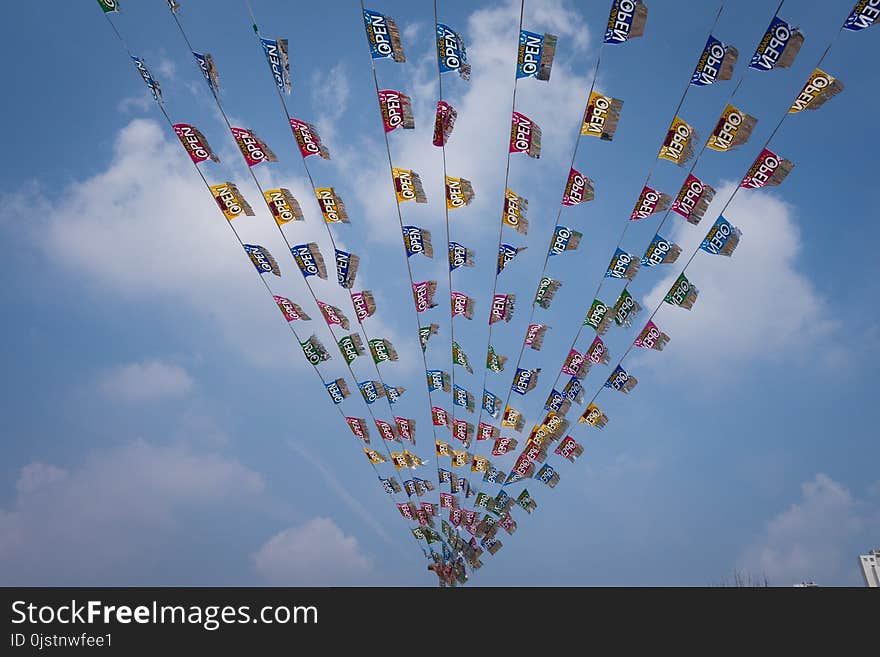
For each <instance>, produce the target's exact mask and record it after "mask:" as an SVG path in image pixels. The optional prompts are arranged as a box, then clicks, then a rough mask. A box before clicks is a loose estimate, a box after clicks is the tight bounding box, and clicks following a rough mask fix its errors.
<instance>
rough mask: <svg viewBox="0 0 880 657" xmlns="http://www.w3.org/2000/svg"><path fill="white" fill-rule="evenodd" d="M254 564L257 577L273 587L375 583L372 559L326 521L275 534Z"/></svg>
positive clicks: (254, 557) (257, 555)
mask: <svg viewBox="0 0 880 657" xmlns="http://www.w3.org/2000/svg"><path fill="white" fill-rule="evenodd" d="M253 561H254V566H255V567H256V570H257V572H258V573H259V575H260V577H262V578H263V579H264V580H265V581H266V583H267V584H271V585H273V586H358V585H366V584H370V583H374V584H375V580H374V574H373V562H372V559H370V558H369V557H367V556H365V555H364V554H362V553H361V550H360V547H359V546H358V542H357V539H356V538H354V537H353V536H346V535H345V534H344V533H343V532H342V530H341V529H340V528H339V527H338V526H337V525H336V523H334V522H333V521H332V520H330V519H329V518H312V519H311V520H309V521H308V522H306V523H305V524H303V525H299V526H298V527H290V528H288V529H285V530H283V531H281V532H279V533H277V534H275V535H274V536H272V537H271V538H270V539H269V540H268V541H266V542H265V543H264V544H263V546H262V547H260V549H259V550H258V551H257V552H256V553H255V554H254V555H253Z"/></svg>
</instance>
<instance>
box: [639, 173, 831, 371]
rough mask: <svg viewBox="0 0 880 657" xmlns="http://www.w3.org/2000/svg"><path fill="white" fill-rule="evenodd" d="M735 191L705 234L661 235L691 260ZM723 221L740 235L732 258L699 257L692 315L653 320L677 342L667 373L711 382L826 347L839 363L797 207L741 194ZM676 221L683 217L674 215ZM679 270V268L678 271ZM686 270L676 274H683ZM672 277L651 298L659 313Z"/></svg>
mask: <svg viewBox="0 0 880 657" xmlns="http://www.w3.org/2000/svg"><path fill="white" fill-rule="evenodd" d="M732 191H733V186H732V185H731V184H729V183H728V184H725V185H723V186H721V187H720V188H719V190H718V193H717V195H716V197H715V198H716V199H717V201H716V202H713V204H712V207H710V209H709V211H708V212H707V213H706V217H707V218H706V219H704V220H703V222H702V223H701V224H700V226H699V227H694V226H691V225H689V224H687V223H685V222H676V225H677V226H678V227H677V229H676V230H675V231H674V232H672V234H667V231H666V230H664V231H663V234H664V235H665V236H666V237H668V238H670V239H673V240H674V241H676V242H677V243H678V244H680V245H681V247H682V250H683V255H682V258H685V257H687V254H689V253H691V252H692V251H693V249H694V248H696V246H697V245H698V244H699V243H700V241H701V240H702V238H703V236H705V234H706V232H707V231H708V229H709V219H708V218H709V217H713V218H714V217H717V216H718V212H719V211H720V210H721V206H722V205H723V203H724V201H725V200H726V199H727V198H729V196H730V194H731V192H732ZM724 214H725V217H726V218H727V219H728V220H729V221H730V222H731V223H732V224H734V225H735V226H737V227H738V228H740V229H741V230H742V233H743V236H742V240H741V242H740V244H739V246H738V247H737V248H736V251H735V252H734V254H733V256H732V257H731V258H729V259H728V258H727V257H725V256H710V255H708V254H705V253H703V252H702V251H701V252H700V253H698V255H697V257H696V258H695V259H694V261H693V263H692V264H691V265H690V266H689V267H688V270H687V276H688V279H689V280H690V281H692V282H693V284H694V285H696V286H697V288H698V289H699V291H700V296H699V298H698V299H697V302H696V304H695V305H694V307H693V309H692V310H691V311H686V310H681V309H679V308H673V307H671V306H668V305H665V304H664V306H662V307H661V309H660V311H659V312H658V314H657V317H656V318H655V321H656V323H657V325H658V326H659V327H660V328H661V329H662V330H663V331H664V332H666V333H668V334H669V335H670V337H671V338H672V340H671V341H670V343H669V346H668V347H667V348H666V353H667V354H668V357H664V358H663V359H662V360H663V363H662V365H659V364H657V363H658V361H657V359H646V358H644V357H643V361H644V362H646V363H653V366H655V367H662V368H663V369H664V371H666V372H670V371H678V372H679V373H684V374H687V375H691V374H695V373H696V374H700V375H701V376H703V377H705V378H712V377H713V376H714V375H716V374H720V373H723V375H724V377H729V376H730V374H731V370H732V369H733V368H735V367H736V366H737V365H741V364H748V363H751V362H755V360H758V359H759V360H760V361H762V362H766V361H773V360H776V361H781V360H785V359H790V358H809V357H812V356H811V355H812V354H814V353H816V346H817V345H822V349H821V350H820V351H821V353H823V354H826V355H827V353H829V352H831V353H832V355H833V356H834V360H839V358H840V357H842V356H843V355H842V354H840V353H839V352H840V349H841V348H840V347H839V346H837V345H836V344H833V343H832V342H831V341H830V337H831V336H832V335H833V334H834V332H835V330H836V329H837V326H838V322H837V321H836V320H834V319H831V317H832V314H831V312H830V311H829V309H828V306H827V303H826V301H825V300H824V299H823V298H822V297H821V295H820V294H819V293H818V292H817V291H816V289H815V287H814V286H813V284H812V282H811V281H810V279H809V278H808V277H807V276H806V275H805V274H803V273H801V272H800V271H799V267H798V256H799V254H800V250H801V237H800V229H799V228H798V225H797V222H796V213H795V208H794V207H792V206H791V205H790V204H788V203H786V202H784V201H782V200H781V199H780V198H779V197H778V196H776V195H775V194H774V193H772V192H766V191H742V192H740V193H737V195H736V198H735V199H734V201H733V203H732V204H731V206H730V207H729V208H728V209H727V210H726V211H725V213H724ZM673 216H674V217H677V215H673ZM673 267H675V265H673ZM679 270H680V267H678V268H677V269H675V271H676V272H677V271H679ZM674 278H675V277H674V275H673V274H671V273H670V274H669V275H667V276H666V277H665V278H663V279H662V280H661V281H660V282H659V283H657V285H656V286H655V287H654V288H653V289H652V290H651V292H650V293H648V295H647V296H646V301H647V307H648V308H649V309H653V308H654V307H655V306H656V305H657V303H658V302H659V301H660V299H662V298H663V296H664V295H665V294H666V292H667V291H668V290H669V288H670V286H671V285H672V282H673V280H674Z"/></svg>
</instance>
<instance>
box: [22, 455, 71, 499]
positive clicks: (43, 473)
mask: <svg viewBox="0 0 880 657" xmlns="http://www.w3.org/2000/svg"><path fill="white" fill-rule="evenodd" d="M66 477H67V472H66V471H65V470H62V469H61V468H57V467H55V466H54V465H49V464H47V463H30V464H28V465H26V466H24V467H23V468H22V469H21V472H20V473H19V475H18V481H17V482H15V490H16V491H18V493H19V494H21V495H27V494H28V493H33V492H34V491H35V490H37V489H38V488H41V487H43V486H48V485H50V484H53V483H55V482H56V481H61V480H63V479H65V478H66Z"/></svg>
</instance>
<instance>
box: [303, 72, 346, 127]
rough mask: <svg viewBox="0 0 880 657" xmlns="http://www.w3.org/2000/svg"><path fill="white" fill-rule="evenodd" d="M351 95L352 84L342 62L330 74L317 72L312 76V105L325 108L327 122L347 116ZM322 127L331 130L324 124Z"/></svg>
mask: <svg viewBox="0 0 880 657" xmlns="http://www.w3.org/2000/svg"><path fill="white" fill-rule="evenodd" d="M350 94H351V84H350V83H349V81H348V74H347V73H346V70H345V64H343V63H342V62H338V63H337V64H336V65H335V66H334V67H333V68H331V69H330V71H329V72H327V71H316V72H315V73H314V74H313V75H312V105H314V106H315V107H322V108H324V110H325V114H324V118H325V119H326V120H329V121H330V122H335V121H338V120H339V118H340V117H341V116H342V115H343V114H345V110H346V108H347V107H348V97H349V95H350ZM320 127H321V128H325V127H328V128H329V126H326V124H324V123H322V124H321V126H320ZM323 132H324V131H323V130H322V133H323ZM325 138H326V137H325Z"/></svg>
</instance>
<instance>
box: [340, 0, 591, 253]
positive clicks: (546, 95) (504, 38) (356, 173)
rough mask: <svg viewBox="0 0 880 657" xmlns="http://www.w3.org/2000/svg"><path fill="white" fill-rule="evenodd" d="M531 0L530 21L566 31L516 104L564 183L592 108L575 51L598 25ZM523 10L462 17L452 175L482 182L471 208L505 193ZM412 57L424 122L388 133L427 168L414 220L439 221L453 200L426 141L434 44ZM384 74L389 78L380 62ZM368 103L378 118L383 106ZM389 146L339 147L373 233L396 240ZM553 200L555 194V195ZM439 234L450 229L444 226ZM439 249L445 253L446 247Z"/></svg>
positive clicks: (481, 210)
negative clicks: (467, 70) (545, 76)
mask: <svg viewBox="0 0 880 657" xmlns="http://www.w3.org/2000/svg"><path fill="white" fill-rule="evenodd" d="M528 4H529V7H528V10H527V13H526V16H525V18H524V23H523V24H524V27H525V28H526V29H531V30H540V31H545V30H546V31H547V32H552V33H555V34H557V35H558V36H559V37H560V48H559V50H557V58H556V61H555V62H554V65H553V73H552V76H551V80H550V82H537V81H535V80H522V81H521V82H520V83H519V85H518V88H517V99H516V105H517V111H519V112H522V113H523V114H526V115H527V116H529V117H530V118H531V119H532V120H534V121H535V122H536V123H538V124H539V125H540V127H541V129H542V153H541V164H542V168H543V170H545V171H548V170H550V169H552V170H555V171H557V172H558V181H559V185H560V186H561V185H562V183H563V182H564V175H565V174H567V172H568V162H569V158H570V155H571V146H572V140H573V138H574V134H575V133H574V129H575V127H576V126H577V125H578V122H579V120H580V117H581V116H582V114H583V110H584V103H585V101H586V89H587V88H588V86H589V82H588V79H587V77H586V73H587V71H581V70H580V69H581V68H582V63H583V62H582V58H581V60H578V59H576V58H575V57H574V56H573V53H579V51H581V50H583V48H585V47H587V46H588V45H589V43H590V37H589V30H588V28H587V25H586V23H585V22H584V20H583V18H582V16H581V15H580V14H579V13H578V12H576V11H574V10H573V9H571V8H569V5H568V3H565V2H563V1H562V0H545V1H544V2H540V3H528ZM533 4H534V6H532V5H533ZM518 19H519V3H518V2H514V1H512V0H511V1H508V2H504V3H502V4H500V5H496V6H493V7H491V8H481V9H479V10H477V11H475V12H473V13H472V14H470V15H469V18H468V21H467V24H466V25H465V26H454V27H456V28H457V29H459V30H461V32H462V35H463V37H464V39H465V40H466V43H467V54H468V60H469V62H470V63H471V67H472V74H471V79H470V81H469V82H467V83H463V82H460V81H459V79H458V76H457V75H456V74H455V73H447V74H445V75H444V76H443V96H444V99H445V100H447V101H448V102H450V103H451V104H452V105H453V106H454V107H455V109H456V111H457V113H458V118H457V120H456V123H455V128H454V130H453V133H452V136H451V137H450V140H449V144H448V145H447V148H446V158H447V172H448V174H449V175H450V176H457V177H464V178H467V179H469V180H470V181H471V182H473V184H474V190H475V193H476V196H475V199H474V201H473V203H472V204H471V206H470V207H468V209H467V210H462V211H460V213H461V214H464V213H466V216H467V217H476V216H480V215H481V214H483V215H486V216H496V215H497V213H498V212H499V208H500V207H501V204H502V201H503V192H504V173H505V160H506V156H507V139H508V135H509V131H510V118H511V114H510V112H511V102H512V93H513V85H514V72H515V68H516V54H517V53H516V47H515V44H516V43H517V24H518ZM404 32H405V33H406V28H405V29H404ZM512 44H513V45H512ZM404 45H407V44H404ZM407 61H408V63H407V68H408V70H407V72H406V75H407V77H408V79H407V80H406V83H405V85H404V86H403V87H402V90H403V91H404V92H405V93H407V94H408V95H409V96H410V97H411V98H412V104H413V113H414V115H415V117H416V128H415V130H407V131H403V130H397V131H395V132H393V133H390V134H389V140H390V145H391V149H392V156H393V161H394V164H395V165H396V166H400V167H405V168H409V169H413V170H414V171H416V172H417V173H419V174H420V176H421V178H422V182H423V184H424V187H425V192H426V194H427V196H428V204H427V205H424V206H416V204H414V203H407V204H405V207H404V208H403V212H404V219H405V222H406V223H415V224H417V225H423V226H425V227H431V226H436V224H434V223H433V222H435V221H436V219H437V216H438V215H437V213H438V212H440V213H442V212H443V207H444V203H445V201H444V182H443V175H442V174H443V167H442V160H441V152H440V149H437V148H434V149H432V148H430V147H426V144H430V143H431V139H432V135H433V128H434V116H435V107H436V102H437V99H438V96H439V89H438V81H437V61H436V52H435V49H434V48H433V47H429V48H426V49H424V50H421V51H419V50H417V49H415V48H414V47H413V48H410V50H409V51H408V52H407ZM379 75H380V85H381V84H383V82H382V72H381V71H380V73H379ZM368 109H369V111H370V112H371V113H373V114H374V120H375V121H376V124H377V125H378V124H379V120H380V119H379V114H378V110H377V109H376V108H368ZM337 150H340V149H337ZM384 150H385V145H384V143H382V142H366V143H365V144H355V145H354V148H353V149H351V150H349V151H344V152H343V153H342V154H341V157H339V158H336V154H335V152H334V158H335V159H336V160H337V164H339V165H340V166H341V167H342V168H344V170H345V172H346V173H347V175H348V176H349V177H350V178H351V179H352V181H353V182H355V183H356V184H354V185H353V188H354V193H355V198H356V199H357V200H358V202H359V204H360V206H361V208H362V210H361V212H362V214H364V215H365V220H368V221H369V222H370V225H371V226H375V227H376V230H374V231H371V232H370V234H369V238H370V239H372V240H377V241H382V242H385V243H389V244H395V245H396V244H399V240H400V237H399V227H398V226H397V209H396V207H395V202H394V196H393V194H392V191H391V189H392V188H391V185H390V177H389V176H390V174H389V171H388V169H387V167H383V166H381V165H380V164H381V163H383V162H384V161H385V158H384ZM513 159H514V160H516V161H515V162H513V163H512V165H511V172H512V173H511V181H512V183H511V184H512V185H514V187H515V186H516V185H515V182H516V181H518V178H517V176H518V175H521V174H519V173H517V171H518V170H519V169H520V168H521V167H520V166H519V165H521V164H522V162H520V161H519V160H521V159H527V158H520V157H515V158H513ZM530 164H532V163H530ZM526 169H531V171H532V172H533V168H531V167H522V170H523V171H524V170H526ZM563 170H564V171H563ZM550 175H553V174H550ZM377 190H378V191H377ZM520 191H522V190H520ZM553 201H554V203H555V202H556V198H554V199H553ZM533 202H534V201H533ZM530 209H533V210H534V212H535V214H539V213H540V212H541V210H542V208H540V207H533V206H530ZM450 222H451V223H454V224H455V232H456V235H457V236H458V237H463V236H466V235H467V234H470V235H474V234H475V233H476V234H488V233H487V232H486V231H496V230H497V225H498V224H497V222H491V221H473V220H471V221H461V220H460V218H459V216H457V215H456V213H451V214H450ZM435 239H437V240H438V241H439V240H440V239H441V234H440V233H439V232H438V233H437V234H436V237H435ZM444 243H445V241H444ZM437 251H438V252H440V253H441V254H442V251H441V250H440V249H437Z"/></svg>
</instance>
